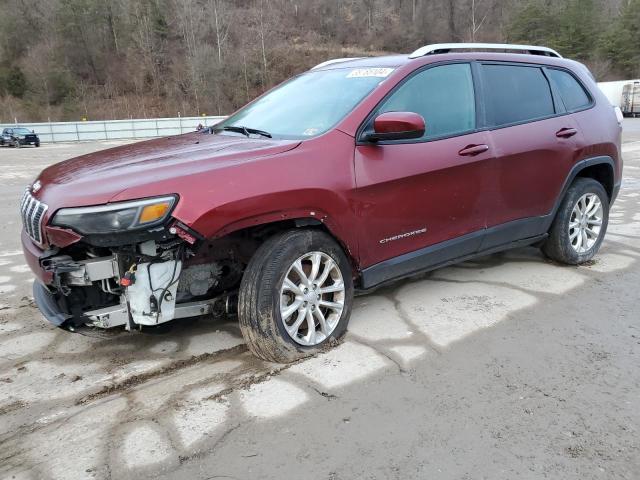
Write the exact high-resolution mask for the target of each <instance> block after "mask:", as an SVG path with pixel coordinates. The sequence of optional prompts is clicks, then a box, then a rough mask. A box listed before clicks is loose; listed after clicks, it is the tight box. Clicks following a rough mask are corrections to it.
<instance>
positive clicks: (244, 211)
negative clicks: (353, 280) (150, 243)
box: [178, 189, 357, 258]
mask: <svg viewBox="0 0 640 480" xmlns="http://www.w3.org/2000/svg"><path fill="white" fill-rule="evenodd" d="M318 205H322V207H319V206H318ZM299 219H308V220H315V221H318V222H320V223H322V224H324V225H325V226H326V227H327V229H328V230H329V231H330V232H331V233H332V234H333V236H334V237H335V238H336V239H337V240H338V241H339V242H341V243H342V245H343V246H344V247H345V248H346V249H347V251H348V254H349V255H351V256H352V257H353V258H357V239H356V236H355V230H356V229H355V228H353V225H354V221H355V213H354V212H353V210H352V209H351V207H350V205H349V202H348V200H347V198H346V196H342V195H341V194H339V193H337V192H334V191H329V190H321V189H304V190H293V191H287V192H279V193H270V194H265V195H260V196H257V197H253V198H245V199H242V200H238V201H236V202H233V203H228V204H225V205H221V206H218V207H215V208H212V209H211V210H209V211H207V212H206V213H205V214H203V215H202V216H200V217H199V218H198V219H197V220H196V221H195V222H193V223H192V224H191V225H190V227H191V228H193V229H194V230H195V231H197V232H198V233H200V234H201V235H202V236H204V237H205V238H210V239H215V238H220V237H223V236H225V235H228V234H230V233H233V232H236V231H238V230H242V229H244V228H248V227H255V226H259V225H266V224H269V223H275V222H282V221H286V220H299ZM178 220H181V219H180V218H178Z"/></svg>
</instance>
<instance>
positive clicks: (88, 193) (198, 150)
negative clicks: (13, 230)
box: [37, 133, 300, 209]
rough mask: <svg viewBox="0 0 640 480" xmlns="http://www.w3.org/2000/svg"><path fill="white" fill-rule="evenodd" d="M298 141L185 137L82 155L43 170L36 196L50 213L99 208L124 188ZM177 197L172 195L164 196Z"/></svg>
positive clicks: (225, 164) (276, 149)
mask: <svg viewBox="0 0 640 480" xmlns="http://www.w3.org/2000/svg"><path fill="white" fill-rule="evenodd" d="M299 144H300V141H298V140H272V139H266V138H265V139H256V138H246V137H244V136H235V135H210V134H205V133H189V134H185V135H179V136H174V137H166V138H159V139H154V140H149V141H145V142H139V143H134V144H130V145H123V146H120V147H116V148H111V149H108V150H102V151H99V152H94V153H90V154H88V155H82V156H80V157H76V158H72V159H70V160H67V161H64V162H61V163H57V164H55V165H52V166H50V167H48V168H47V169H45V170H44V171H43V172H42V173H41V174H40V176H39V177H38V179H39V180H40V183H41V189H40V191H39V192H38V194H37V197H39V199H40V200H41V201H43V202H44V203H47V204H48V205H49V206H50V207H52V208H53V209H57V208H61V207H73V206H85V205H99V204H103V203H108V202H109V201H111V200H114V199H115V197H116V196H117V195H118V194H119V193H121V192H124V191H125V190H129V189H131V190H132V193H133V197H135V187H136V186H140V185H149V184H150V183H153V182H161V181H165V180H169V179H173V178H179V177H181V176H188V175H194V174H198V173H201V172H211V171H214V170H217V169H221V168H228V167H230V166H233V165H235V164H238V163H244V162H247V161H252V160H255V159H258V158H261V157H269V156H272V155H276V154H278V153H283V152H286V151H288V150H291V149H293V148H295V147H296V146H298V145H299ZM164 193H167V194H168V193H176V192H164Z"/></svg>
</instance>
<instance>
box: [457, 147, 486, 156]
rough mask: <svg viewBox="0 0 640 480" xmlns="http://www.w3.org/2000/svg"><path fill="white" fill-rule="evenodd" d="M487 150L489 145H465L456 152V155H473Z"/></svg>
mask: <svg viewBox="0 0 640 480" xmlns="http://www.w3.org/2000/svg"><path fill="white" fill-rule="evenodd" d="M487 150H489V145H467V146H466V147H464V148H463V149H462V150H460V151H459V152H458V155H462V156H465V157H473V156H474V155H479V154H481V153H484V152H486V151H487Z"/></svg>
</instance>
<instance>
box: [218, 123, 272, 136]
mask: <svg viewBox="0 0 640 480" xmlns="http://www.w3.org/2000/svg"><path fill="white" fill-rule="evenodd" d="M222 130H224V131H227V132H237V133H242V134H243V135H245V136H247V137H248V136H249V135H250V134H254V135H261V136H263V137H267V138H272V137H271V134H270V133H269V132H265V131H264V130H258V129H257V128H249V127H243V126H241V125H227V126H225V127H222Z"/></svg>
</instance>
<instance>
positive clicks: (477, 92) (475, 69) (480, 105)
mask: <svg viewBox="0 0 640 480" xmlns="http://www.w3.org/2000/svg"><path fill="white" fill-rule="evenodd" d="M458 63H464V64H468V65H470V66H471V76H472V79H473V91H474V100H475V108H476V128H475V129H473V130H468V131H466V132H462V133H455V134H452V135H441V136H439V137H433V138H428V139H413V140H387V141H378V142H370V141H366V140H363V138H362V137H363V135H364V133H365V130H366V127H367V126H368V125H369V123H370V122H371V120H372V119H373V116H374V115H375V114H376V112H377V111H378V109H379V108H380V106H381V105H382V104H383V103H384V102H385V101H386V100H387V99H388V98H389V97H391V95H393V94H394V93H395V92H396V90H398V89H399V88H400V87H401V86H402V85H404V84H405V83H406V82H407V81H409V79H411V78H413V76H414V75H418V74H419V73H421V72H423V71H425V70H428V69H429V68H434V67H439V66H442V65H451V64H458ZM482 65H506V66H509V65H510V66H514V67H534V68H539V69H540V70H541V71H542V75H543V77H544V78H545V79H546V81H547V84H548V85H549V90H550V91H551V97H552V99H553V106H554V114H553V115H547V116H544V117H539V118H535V119H528V120H523V121H520V122H513V123H509V124H505V125H500V126H493V125H489V123H488V121H487V116H486V88H487V87H486V86H485V85H484V81H483V75H482ZM548 69H551V70H560V71H563V72H567V73H568V74H569V75H571V76H572V77H573V78H574V79H575V80H576V81H577V82H578V83H579V85H580V86H581V87H582V88H583V89H584V91H585V93H586V94H587V96H588V97H589V99H590V103H589V105H587V106H585V107H583V108H580V109H577V110H567V108H566V107H565V105H564V101H563V100H562V97H561V96H560V93H559V92H558V91H557V88H556V86H555V85H554V82H552V81H551V79H550V78H549V76H548V75H547V72H546V70H548ZM595 105H596V101H595V97H594V95H593V94H592V93H591V91H590V90H589V88H587V86H586V85H585V84H584V82H583V81H582V79H580V78H579V77H578V75H576V74H575V73H574V72H573V71H571V70H570V69H569V68H566V67H562V66H557V65H547V64H542V63H529V62H515V61H501V60H468V59H464V60H450V61H443V62H434V63H429V64H427V65H423V66H421V67H420V68H417V69H415V70H413V71H412V72H410V73H409V74H407V75H406V76H405V77H404V78H403V79H402V80H400V82H398V84H397V85H395V86H394V87H393V88H392V89H391V90H390V91H389V92H387V94H386V95H385V96H384V97H383V98H382V99H381V100H380V101H379V102H378V103H377V104H376V105H375V106H374V107H373V109H372V110H371V111H370V112H369V113H368V114H367V116H366V117H365V119H364V120H363V121H362V122H361V124H360V126H359V127H358V130H357V131H356V146H362V145H402V144H411V143H428V142H434V141H438V140H446V139H449V138H455V137H461V136H465V135H471V134H473V133H479V132H487V131H488V132H491V131H494V130H501V129H503V128H508V127H514V126H517V125H526V124H528V123H535V122H541V121H544V120H549V119H551V118H556V117H562V116H564V115H571V114H573V113H578V112H583V111H585V110H590V109H592V108H594V107H595Z"/></svg>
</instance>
